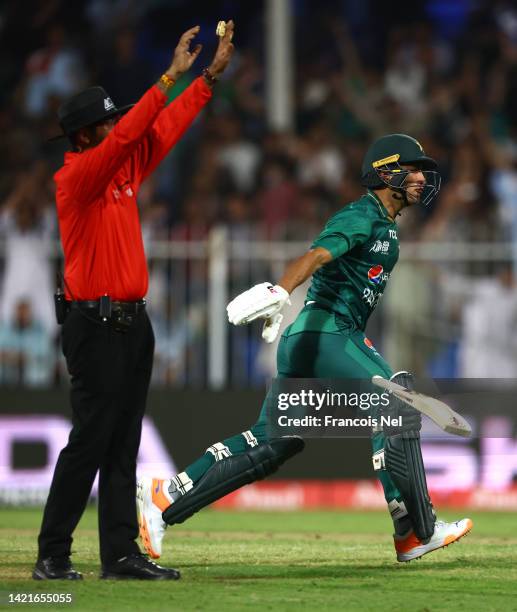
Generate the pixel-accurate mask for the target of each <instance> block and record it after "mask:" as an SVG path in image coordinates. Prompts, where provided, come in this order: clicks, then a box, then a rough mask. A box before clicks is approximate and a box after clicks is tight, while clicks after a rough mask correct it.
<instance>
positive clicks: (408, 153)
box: [361, 134, 441, 205]
mask: <svg viewBox="0 0 517 612" xmlns="http://www.w3.org/2000/svg"><path fill="white" fill-rule="evenodd" d="M404 165H414V166H416V167H418V168H419V169H420V170H421V171H422V173H423V175H424V177H425V181H426V183H425V187H424V193H423V195H422V199H421V201H422V203H423V204H426V205H427V204H429V203H430V202H431V201H432V200H433V199H434V198H435V197H436V195H437V194H438V191H439V190H440V182H441V179H440V175H439V173H438V172H437V171H436V168H437V163H436V162H435V160H434V159H432V158H431V157H428V156H427V155H426V154H425V151H424V149H423V148H422V145H421V144H420V143H419V142H418V140H415V138H412V137H411V136H408V135H407V134H388V135H387V136H383V137H382V138H379V139H378V140H376V141H375V142H374V143H373V144H372V145H370V148H369V149H368V151H367V152H366V155H365V156H364V159H363V165H362V172H361V184H362V185H363V186H364V187H368V188H369V189H383V188H385V187H390V188H391V189H394V190H395V191H399V192H401V193H402V194H403V195H405V191H406V188H407V184H405V183H406V179H407V177H408V174H409V171H408V170H406V169H405V168H403V167H402V166H404Z"/></svg>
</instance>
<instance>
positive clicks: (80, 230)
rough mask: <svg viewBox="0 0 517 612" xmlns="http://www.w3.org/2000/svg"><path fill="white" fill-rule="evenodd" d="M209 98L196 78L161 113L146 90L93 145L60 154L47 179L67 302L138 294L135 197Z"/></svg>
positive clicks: (143, 270)
mask: <svg viewBox="0 0 517 612" xmlns="http://www.w3.org/2000/svg"><path fill="white" fill-rule="evenodd" d="M211 95H212V92H211V90H210V88H209V87H208V86H207V84H206V83H205V81H204V79H202V78H198V79H196V80H195V81H194V82H193V83H192V84H191V85H190V87H188V88H187V89H186V90H185V91H184V92H183V93H182V94H181V95H180V96H179V97H177V98H176V99H175V100H174V101H173V102H171V104H169V105H168V106H167V107H165V102H166V100H167V97H166V96H165V94H163V93H162V92H161V91H160V90H159V89H158V87H156V86H153V87H151V89H149V90H148V91H147V92H146V93H145V94H144V95H143V96H142V98H141V99H140V100H139V102H138V103H137V104H135V106H134V107H133V108H132V109H131V110H130V111H129V112H128V113H127V114H126V115H124V116H123V117H122V118H121V119H120V121H119V122H118V123H117V124H116V125H115V126H114V128H113V129H112V130H111V132H110V133H109V135H108V136H107V137H106V138H105V139H104V140H103V141H102V143H101V144H99V145H98V146H96V147H94V148H93V149H88V150H86V151H84V152H83V153H66V155H65V163H64V165H63V167H62V168H61V169H60V170H58V172H56V174H55V175H54V179H55V181H56V188H57V190H56V203H57V214H58V218H59V230H60V233H61V241H62V243H63V250H64V253H65V280H66V286H65V293H66V297H67V299H75V300H96V299H98V298H99V297H100V296H101V295H105V294H108V295H110V296H111V298H112V299H113V300H118V301H135V300H139V299H141V298H143V297H144V296H145V294H146V293H147V287H148V273H147V264H146V260H145V254H144V245H143V241H142V231H141V228H140V219H139V214H138V208H137V203H136V194H137V193H138V189H139V187H140V185H141V184H142V181H143V180H144V179H145V178H146V177H147V176H148V175H149V174H150V173H151V172H152V171H153V170H154V169H155V168H156V166H157V165H158V164H159V163H160V161H161V160H162V159H163V158H164V157H165V155H166V154H167V153H168V151H169V150H170V149H171V147H172V146H173V145H174V144H175V143H176V142H177V141H178V140H179V138H180V137H181V136H182V134H183V133H184V132H185V130H186V129H187V128H188V127H189V125H190V124H191V123H192V121H193V120H194V118H195V117H196V115H197V114H198V113H199V111H200V110H201V109H202V108H203V106H204V105H205V104H206V103H207V102H208V100H209V99H210V97H211Z"/></svg>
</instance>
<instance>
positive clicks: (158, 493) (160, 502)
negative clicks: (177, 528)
mask: <svg viewBox="0 0 517 612" xmlns="http://www.w3.org/2000/svg"><path fill="white" fill-rule="evenodd" d="M153 504H154V505H155V506H158V508H160V510H161V511H162V512H164V511H165V510H166V509H167V508H168V507H169V506H170V505H171V502H170V501H169V499H168V498H167V496H166V495H165V493H164V492H163V480H159V479H158V478H153Z"/></svg>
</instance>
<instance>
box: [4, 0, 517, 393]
mask: <svg viewBox="0 0 517 612" xmlns="http://www.w3.org/2000/svg"><path fill="white" fill-rule="evenodd" d="M191 4H192V3H188V2H186V1H184V0H176V1H173V2H171V1H170V0H168V1H167V2H165V1H164V0H140V1H136V0H74V2H73V3H72V2H66V1H65V0H32V1H28V2H24V3H15V2H6V3H4V4H3V6H2V7H1V8H0V53H1V57H2V62H1V63H0V66H1V68H0V127H1V130H2V139H0V168H1V170H0V241H1V245H2V253H3V256H2V269H1V275H0V300H1V301H0V383H2V384H16V385H18V384H21V385H33V386H34V385H49V384H58V383H60V382H63V381H64V380H66V376H64V375H63V371H62V367H63V366H62V361H61V360H60V359H59V358H58V357H57V355H58V354H59V351H58V341H57V327H56V325H55V323H54V316H53V311H52V297H51V296H52V293H53V288H54V286H55V280H54V279H55V274H56V271H57V270H58V269H61V267H62V261H61V259H60V255H59V250H57V249H56V246H55V243H56V240H57V239H58V231H57V223H56V216H55V210H54V198H53V181H52V175H53V173H54V172H55V171H56V169H57V168H58V167H59V165H60V164H61V161H62V157H63V152H64V151H65V150H66V148H67V145H66V142H62V143H60V144H55V143H54V144H51V143H49V142H48V139H49V138H50V137H52V136H54V135H56V134H57V133H59V128H58V125H57V122H56V110H57V107H58V106H59V104H60V103H61V101H62V100H63V99H66V98H67V96H69V95H71V94H73V93H74V92H76V91H78V90H79V89H81V88H83V87H85V86H88V85H91V84H100V85H103V86H104V87H105V88H106V89H107V90H108V92H109V94H110V95H111V97H112V98H113V100H114V101H115V103H116V104H117V105H124V104H127V103H130V102H134V101H135V100H137V99H138V98H139V97H140V96H141V95H142V93H143V92H144V91H145V90H146V89H147V88H148V87H149V86H150V85H151V84H152V83H153V82H154V81H155V80H156V79H157V78H158V77H159V75H160V74H161V72H162V71H163V69H164V67H166V66H167V65H168V62H169V60H170V56H171V53H172V51H173V48H174V46H175V44H176V42H177V39H178V37H179V35H180V34H181V32H182V31H183V30H184V29H186V28H187V27H190V26H191V25H194V24H196V23H199V24H200V25H201V27H202V33H201V42H202V43H203V44H204V47H205V48H204V50H203V54H202V56H201V57H200V58H199V60H198V63H197V65H196V66H195V68H194V69H193V70H192V71H191V74H188V75H185V76H184V77H183V78H182V80H181V81H180V82H179V83H178V84H177V86H176V87H175V88H174V90H173V93H172V96H175V95H178V93H179V92H181V91H182V90H183V89H184V88H185V87H186V86H188V84H189V82H190V81H191V80H192V79H193V78H195V76H196V75H197V74H198V73H199V72H200V70H201V68H202V67H203V66H204V65H207V64H208V63H209V61H210V58H211V54H212V52H213V49H214V45H215V40H214V39H215V36H214V34H213V32H214V28H215V24H216V23H217V21H218V19H221V18H229V17H233V18H234V19H235V21H236V27H237V35H236V38H235V43H236V48H237V52H236V57H235V61H234V62H233V65H232V68H231V70H230V71H229V72H228V74H227V75H226V74H225V78H224V81H222V82H221V83H219V84H218V85H217V87H216V91H215V96H214V99H213V101H212V102H211V103H210V104H209V106H208V107H207V109H206V110H205V111H204V113H203V115H202V117H201V118H200V119H199V120H198V121H197V122H196V123H195V124H194V126H193V127H192V128H191V130H189V132H188V133H187V135H186V136H185V138H184V139H183V140H182V141H181V142H180V143H179V144H178V146H177V147H176V148H175V149H174V150H173V151H172V152H171V154H170V155H169V156H168V158H167V159H166V160H165V161H164V162H163V164H162V165H161V167H160V169H159V171H158V172H157V173H156V174H155V175H154V176H153V177H152V179H150V180H149V181H148V182H147V183H146V184H145V185H144V186H143V188H142V190H141V194H140V206H141V218H142V224H143V228H144V237H145V241H146V244H147V245H148V248H149V253H153V252H154V251H153V245H155V244H156V241H161V242H162V243H163V242H168V241H172V242H173V243H176V244H179V243H181V244H184V245H187V244H191V243H192V244H194V243H195V244H197V243H198V242H199V241H201V242H202V241H205V240H207V239H208V237H209V236H210V233H211V232H212V231H213V229H214V228H216V227H221V226H223V227H225V228H226V231H227V236H228V238H229V240H230V241H236V242H238V243H244V244H246V243H247V244H249V243H251V242H253V241H261V242H264V241H266V242H267V241H275V242H277V241H296V242H299V243H300V244H302V245H303V244H304V245H307V246H308V245H309V244H310V242H311V240H312V239H313V238H314V237H315V236H316V235H317V234H318V233H319V231H320V229H321V227H322V225H323V224H324V222H325V220H326V219H327V218H328V216H329V215H330V214H331V213H332V212H334V211H336V210H338V209H339V208H340V207H342V206H343V205H344V204H345V203H347V202H349V201H351V200H354V199H356V198H357V197H359V196H360V195H361V193H362V192H363V188H362V187H361V186H360V184H359V177H360V166H361V161H362V157H363V155H364V152H365V148H366V147H367V145H368V143H369V141H371V140H372V139H374V138H376V137H378V136H380V135H382V134H385V133H391V132H405V133H409V134H411V135H413V136H414V137H416V138H418V139H419V141H420V142H421V143H422V145H423V147H424V149H425V150H426V153H427V154H428V155H430V156H432V157H434V158H435V159H437V160H438V162H439V169H440V173H441V175H442V180H443V184H442V185H443V186H442V191H441V193H440V195H439V198H438V200H437V201H436V202H435V203H434V204H433V205H432V206H431V207H429V208H420V209H418V210H413V211H410V212H406V213H404V214H403V216H402V217H401V218H400V219H399V226H400V232H399V236H400V237H401V239H402V241H406V242H411V243H432V244H434V245H435V248H436V252H439V251H443V250H444V249H445V250H446V249H447V248H448V246H449V245H451V244H452V245H458V244H463V243H465V244H468V245H469V248H468V249H467V250H466V251H465V255H464V256H463V258H458V257H455V258H451V259H450V260H444V258H443V257H442V258H440V259H439V261H433V256H432V253H431V254H430V256H429V258H428V261H411V260H409V261H407V260H406V261H404V262H402V263H401V264H400V266H399V269H398V270H397V273H396V274H395V275H394V276H393V278H392V280H391V287H390V288H389V290H388V291H387V293H386V296H385V298H384V304H383V306H382V308H381V314H380V315H379V316H376V317H374V320H373V321H372V323H373V326H372V331H371V334H372V337H373V338H375V339H376V340H377V344H378V346H379V348H380V349H381V350H383V351H384V353H385V355H386V357H387V358H388V360H389V361H391V362H392V363H393V365H394V366H395V367H399V366H400V367H405V368H408V369H413V370H415V371H417V372H418V373H420V374H429V375H434V376H442V377H450V376H489V377H499V376H513V377H517V337H516V336H515V334H514V332H513V330H514V329H515V323H516V322H517V287H516V281H515V273H516V271H517V105H516V104H515V99H516V96H517V8H516V6H515V3H514V2H511V1H508V2H506V1H497V0H495V1H492V2H485V1H476V0H450V1H449V2H446V1H445V0H428V1H426V2H421V3H417V4H416V6H415V4H414V3H411V4H410V3H406V2H400V3H397V7H393V6H392V5H389V6H384V5H383V4H384V3H378V2H375V1H374V0H369V1H368V0H365V1H364V2H361V3H357V2H353V1H352V0H341V1H339V0H329V2H326V3H324V6H321V3H320V6H317V3H313V2H308V1H303V0H293V2H292V10H293V24H294V31H295V38H294V40H295V68H296V72H295V91H294V97H295V116H294V124H295V128H294V129H293V130H292V131H291V132H281V133H280V132H273V131H271V130H269V129H268V126H267V122H266V112H265V82H264V79H265V74H264V73H265V66H264V46H265V44H267V43H266V40H265V37H264V15H263V12H264V3H263V2H253V3H242V2H241V3H239V2H237V1H234V2H232V1H230V0H228V1H226V2H220V3H217V2H214V3H210V5H205V4H204V5H202V7H199V6H194V5H191ZM381 5H382V6H381ZM198 12H201V13H202V14H203V16H202V17H200V16H199V15H198V14H197V13H198ZM504 244H508V245H512V244H513V247H512V246H510V247H509V249H508V251H504V252H501V250H499V251H497V249H495V250H494V251H493V253H499V254H498V255H497V256H494V255H493V254H491V253H492V251H491V250H490V248H487V245H488V247H489V246H490V245H496V246H499V247H500V246H501V245H504ZM478 247H479V249H480V250H479V251H478ZM187 251H188V248H187V246H185V258H180V259H173V260H169V259H167V258H160V257H156V258H153V257H151V258H150V272H151V279H150V280H151V283H150V291H149V303H150V310H151V316H152V317H153V320H154V322H155V326H156V329H157V334H156V335H157V352H156V368H155V373H154V376H155V383H156V384H171V385H200V386H202V385H204V384H205V383H206V369H207V357H206V355H207V318H208V316H207V315H208V313H207V274H208V270H207V263H206V259H204V258H203V257H199V256H197V255H195V256H193V257H189V258H186V255H187ZM402 252H404V247H403V245H402ZM480 252H483V253H486V256H485V257H480V256H479V253H480ZM277 272H278V266H276V267H273V266H272V265H271V262H270V261H268V259H260V258H256V259H255V260H250V259H249V258H248V259H243V260H240V259H238V258H232V260H231V266H230V277H231V286H230V287H229V292H230V293H231V294H235V293H236V292H238V291H239V290H243V289H245V288H247V286H249V285H250V284H253V283H254V282H260V281H263V280H265V279H268V278H269V279H271V280H273V275H275V277H276V274H277ZM302 297H303V296H302ZM229 333H230V332H229ZM231 333H232V334H233V335H232V336H231V340H230V343H229V344H230V355H229V362H230V364H229V365H230V369H229V371H230V383H231V384H235V385H245V384H261V382H262V381H263V378H264V375H268V374H270V373H271V372H272V371H273V369H274V366H273V365H272V361H273V360H272V358H271V355H270V354H269V356H268V354H266V355H264V354H261V351H262V353H263V352H264V351H266V353H267V350H268V349H264V348H261V345H260V343H259V341H258V339H257V337H256V336H258V334H257V333H256V330H254V331H252V332H249V330H248V331H244V332H243V331H242V330H237V331H232V332H231Z"/></svg>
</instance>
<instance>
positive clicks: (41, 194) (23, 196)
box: [0, 162, 56, 335]
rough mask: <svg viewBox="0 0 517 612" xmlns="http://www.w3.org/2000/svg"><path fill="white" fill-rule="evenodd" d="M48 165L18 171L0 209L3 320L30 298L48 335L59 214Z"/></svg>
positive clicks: (51, 330)
mask: <svg viewBox="0 0 517 612" xmlns="http://www.w3.org/2000/svg"><path fill="white" fill-rule="evenodd" d="M47 179H48V169H47V167H46V165H45V164H44V163H42V162H38V163H36V164H34V166H33V167H32V168H31V169H30V171H29V172H22V173H20V174H19V175H18V177H17V180H16V185H15V187H14V189H13V191H12V192H11V193H10V195H9V196H8V198H7V199H6V200H5V201H4V203H3V205H2V206H1V207H0V235H1V236H2V238H3V239H4V245H5V270H4V274H3V277H2V282H1V284H0V296H1V299H0V321H2V322H3V323H4V324H7V323H8V322H9V321H10V320H11V316H12V313H13V311H14V307H15V304H17V303H18V302H19V300H20V299H22V298H23V299H24V300H26V301H27V302H28V303H29V305H30V306H31V309H32V312H33V313H35V315H36V316H37V319H38V321H39V322H41V324H42V325H43V327H44V328H45V330H46V332H47V334H49V335H52V334H54V333H55V331H56V322H55V315H54V305H53V302H52V295H53V293H54V287H55V283H54V277H53V262H52V248H53V239H54V238H55V234H56V218H55V211H54V209H53V202H52V200H51V194H50V193H49V192H48V191H47V184H48V181H47Z"/></svg>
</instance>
